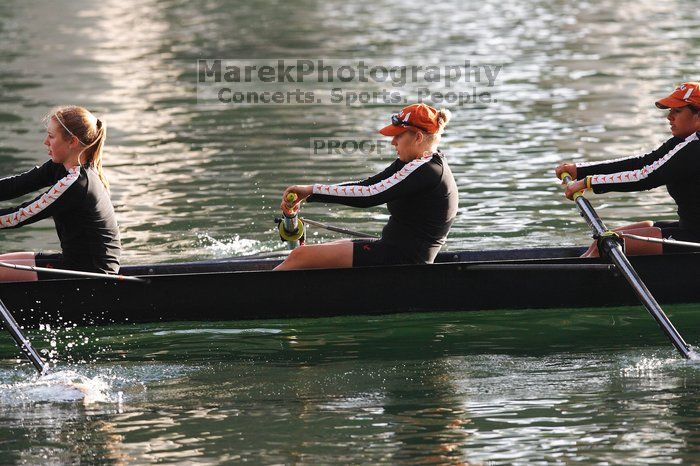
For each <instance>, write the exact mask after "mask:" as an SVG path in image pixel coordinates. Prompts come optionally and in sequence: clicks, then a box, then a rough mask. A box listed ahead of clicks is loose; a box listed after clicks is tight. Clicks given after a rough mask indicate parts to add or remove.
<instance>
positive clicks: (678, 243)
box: [620, 233, 700, 249]
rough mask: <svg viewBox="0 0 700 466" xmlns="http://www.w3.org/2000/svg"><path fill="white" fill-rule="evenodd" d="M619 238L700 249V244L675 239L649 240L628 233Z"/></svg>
mask: <svg viewBox="0 0 700 466" xmlns="http://www.w3.org/2000/svg"><path fill="white" fill-rule="evenodd" d="M620 236H622V237H623V238H629V239H633V240H636V241H646V242H647V243H658V244H669V245H673V246H682V247H686V248H695V249H700V243H693V242H691V241H679V240H677V239H668V238H650V237H648V236H639V235H631V234H629V233H620Z"/></svg>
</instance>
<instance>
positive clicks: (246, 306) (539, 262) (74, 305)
mask: <svg viewBox="0 0 700 466" xmlns="http://www.w3.org/2000/svg"><path fill="white" fill-rule="evenodd" d="M580 252H581V251H580V249H578V248H559V249H529V250H511V251H472V252H470V251H465V252H458V253H444V254H441V255H440V256H439V261H440V262H438V263H435V264H431V265H406V266H387V267H366V268H355V269H325V270H299V271H288V272H273V271H271V270H270V269H271V268H272V267H274V265H276V264H277V263H278V262H279V260H276V259H238V260H225V261H212V262H193V263H185V264H159V265H146V266H132V267H124V268H123V269H122V273H125V274H127V275H138V276H144V277H148V278H149V279H150V283H148V284H139V283H127V282H115V281H108V280H102V279H57V280H46V281H41V282H29V283H26V282H25V283H3V284H0V298H2V300H3V301H4V302H5V304H6V305H7V306H8V308H9V309H10V310H11V311H12V312H13V313H14V314H15V317H16V319H17V321H18V322H20V323H21V324H24V325H26V326H36V325H37V324H39V323H51V324H60V325H65V324H68V323H76V324H78V325H107V324H122V323H134V322H163V321H227V320H249V319H282V318H311V317H330V316H346V315H363V314H364V315H367V314H391V313H402V312H442V311H477V310H508V309H532V310H533V311H536V310H537V309H548V308H575V307H605V306H623V305H634V304H638V301H637V299H636V297H635V295H634V294H633V293H632V291H631V290H630V288H629V286H628V285H627V283H626V282H625V280H624V278H622V277H621V276H619V274H617V273H615V270H614V268H613V267H612V266H608V265H607V264H606V263H605V261H604V260H591V259H578V258H577V257H576V256H577V255H578V254H579V253H580ZM631 261H632V264H633V265H634V267H635V268H636V269H637V271H638V273H639V275H640V276H641V277H642V279H643V280H644V281H645V283H646V284H647V286H648V287H649V289H650V290H651V292H652V293H653V294H654V296H655V297H656V298H657V300H658V301H659V302H660V303H661V304H662V305H663V304H675V303H696V302H700V286H698V284H700V253H688V254H674V255H664V256H644V257H634V258H631Z"/></svg>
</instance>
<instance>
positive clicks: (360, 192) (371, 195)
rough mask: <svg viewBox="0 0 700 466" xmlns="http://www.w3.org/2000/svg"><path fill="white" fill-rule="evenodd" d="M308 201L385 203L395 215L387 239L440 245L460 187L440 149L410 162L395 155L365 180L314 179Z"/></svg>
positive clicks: (451, 219) (357, 204)
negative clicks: (316, 181) (329, 182)
mask: <svg viewBox="0 0 700 466" xmlns="http://www.w3.org/2000/svg"><path fill="white" fill-rule="evenodd" d="M307 201H308V202H328V203H335V204H343V205H347V206H351V207H373V206H377V205H381V204H386V205H387V208H388V209H389V213H390V214H391V216H390V218H389V222H388V223H387V224H386V226H385V227H384V229H383V230H382V240H384V241H387V242H390V243H393V244H395V245H399V246H403V247H418V248H421V247H423V248H425V247H427V248H434V247H438V249H439V247H440V246H442V245H443V244H445V240H446V238H447V233H448V232H449V230H450V227H451V226H452V223H453V222H454V219H455V216H456V215H457V204H458V202H459V193H458V191H457V184H456V183H455V179H454V177H453V176H452V171H451V170H450V167H449V165H447V161H446V160H445V157H444V155H443V154H442V153H441V152H436V153H434V154H431V155H428V156H425V157H420V158H417V159H415V160H412V161H411V162H408V163H406V162H402V161H401V160H400V159H396V160H394V162H393V163H392V164H391V165H389V166H388V167H387V168H386V169H384V170H383V171H382V172H381V173H378V174H376V175H374V176H371V177H370V178H367V179H365V180H362V181H352V182H347V183H341V184H335V185H324V184H315V185H314V186H313V194H312V195H311V196H309V197H308V198H307ZM433 256H434V255H433Z"/></svg>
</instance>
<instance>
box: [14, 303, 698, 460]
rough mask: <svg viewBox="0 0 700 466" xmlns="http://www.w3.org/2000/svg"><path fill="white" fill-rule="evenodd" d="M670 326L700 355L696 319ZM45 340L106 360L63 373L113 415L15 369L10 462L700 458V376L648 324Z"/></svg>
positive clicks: (680, 314) (595, 317)
mask: <svg viewBox="0 0 700 466" xmlns="http://www.w3.org/2000/svg"><path fill="white" fill-rule="evenodd" d="M671 311H672V312H671V316H672V317H673V318H674V320H675V321H676V322H677V323H678V324H679V325H682V326H683V328H684V329H686V331H687V332H690V333H689V335H693V337H694V341H697V335H698V334H699V332H700V323H699V322H698V320H697V317H696V310H695V309H694V308H693V307H689V306H677V307H674V308H673V309H671ZM76 332H77V334H76ZM78 334H79V335H78ZM33 336H35V338H36V340H37V342H39V343H40V344H41V346H42V347H44V348H49V347H50V341H51V340H53V341H56V342H57V345H56V349H57V350H58V353H59V354H61V355H62V356H63V357H64V358H65V357H66V355H68V356H69V357H70V358H71V359H73V360H74V361H79V360H81V359H84V360H86V361H89V363H87V364H77V365H73V366H67V365H65V364H63V365H62V366H61V368H62V369H63V370H64V371H65V370H73V371H75V372H77V373H79V374H80V376H81V377H82V381H83V383H85V384H86V385H87V386H88V387H89V388H90V391H89V393H90V396H91V397H92V398H95V399H97V400H99V402H96V403H92V404H89V405H83V403H82V402H81V401H80V400H81V397H80V396H78V395H76V393H75V390H71V389H69V388H67V387H65V386H64V385H61V384H60V383H58V382H55V381H54V382H51V383H48V384H47V385H42V384H41V383H40V382H38V381H36V380H35V379H36V376H35V375H33V374H32V368H31V367H30V366H29V365H28V364H24V365H22V366H20V367H18V366H16V365H15V364H14V362H13V361H3V363H2V365H1V366H0V367H1V369H0V374H2V378H3V379H4V380H5V382H3V384H2V385H0V402H1V403H2V404H1V407H0V425H2V428H1V430H0V432H2V438H3V443H2V444H1V445H2V446H1V447H0V448H1V449H2V451H3V456H4V457H5V458H11V459H12V460H13V461H26V462H29V463H41V462H42V458H52V459H54V460H57V461H65V462H76V461H82V462H88V463H90V462H93V461H96V460H100V461H107V462H109V461H114V462H120V461H121V462H124V463H129V464H130V463H134V462H135V463H139V462H176V463H177V462H182V463H186V462H192V461H194V462H205V463H209V462H211V463H215V462H227V461H231V462H237V461H243V460H245V461H251V462H253V463H293V462H301V463H308V464H321V463H330V462H342V463H352V464H357V463H376V462H388V463H394V464H395V463H399V462H404V461H406V462H415V463H448V462H452V463H457V462H469V463H470V464H485V463H492V464H512V463H518V462H520V463H523V464H524V463H528V464H531V463H533V462H537V461H539V462H547V463H555V464H556V463H561V464H569V463H572V462H577V463H593V462H596V463H602V462H608V463H613V464H614V463H617V464H652V463H659V464H670V463H675V462H694V460H695V459H696V456H695V454H696V452H697V450H698V449H699V448H700V438H698V436H697V433H696V428H695V426H696V419H697V417H698V415H700V411H698V403H697V400H698V399H697V389H698V383H699V382H698V381H699V380H700V365H698V363H696V362H685V361H683V360H681V359H679V358H678V357H677V356H676V354H675V353H674V352H673V350H672V349H670V348H669V346H668V345H666V344H665V342H664V340H663V338H662V337H661V336H660V335H659V332H658V331H656V328H655V325H654V324H653V323H652V322H650V319H649V318H648V317H647V316H646V314H645V313H644V311H643V310H641V309H631V308H626V309H611V310H608V311H601V310H590V309H589V310H586V309H583V310H575V311H571V310H561V311H536V312H533V311H519V312H503V313H498V314H497V315H489V313H452V314H422V315H413V316H403V315H402V316H385V317H379V318H366V317H357V318H343V319H309V320H294V321H257V322H237V323H206V324H203V323H193V322H187V323H176V324H167V325H141V326H119V327H117V326H114V327H109V328H96V329H89V330H88V329H78V330H73V331H69V332H65V331H58V332H33ZM85 336H87V337H88V338H89V340H90V342H89V343H88V344H86V345H81V346H74V347H68V346H67V345H68V343H69V342H71V341H80V340H82V337H85ZM42 338H44V339H45V340H44V341H42ZM2 350H3V353H5V354H11V353H12V348H11V346H10V344H9V342H7V344H6V345H5V346H3V348H2ZM72 377H73V378H71V376H67V377H66V379H70V380H75V377H76V376H75V375H74V376H72ZM119 392H121V395H119ZM57 400H60V401H57Z"/></svg>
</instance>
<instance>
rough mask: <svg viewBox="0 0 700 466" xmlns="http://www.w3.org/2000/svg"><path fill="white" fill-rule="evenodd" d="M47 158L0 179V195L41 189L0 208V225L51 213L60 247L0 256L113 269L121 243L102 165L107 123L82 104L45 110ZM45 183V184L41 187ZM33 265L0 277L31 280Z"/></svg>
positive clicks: (11, 196)
mask: <svg viewBox="0 0 700 466" xmlns="http://www.w3.org/2000/svg"><path fill="white" fill-rule="evenodd" d="M45 121H46V138H45V139H44V145H45V146H46V147H47V149H48V156H49V158H50V160H48V161H46V162H45V163H44V164H42V165H41V166H37V167H34V168H33V169H31V170H29V171H27V172H25V173H22V174H19V175H16V176H10V177H7V178H3V179H0V200H2V201H5V200H9V199H14V198H17V197H20V196H24V195H26V194H29V193H32V192H35V191H38V190H40V189H43V190H44V192H43V193H42V194H41V195H39V196H37V197H36V198H34V199H32V200H31V201H28V202H24V203H22V204H20V205H18V206H15V207H10V208H5V209H0V229H3V228H19V227H22V226H24V225H28V224H31V223H34V222H38V221H39V220H42V219H46V218H53V220H54V223H55V225H56V232H57V234H58V238H59V240H60V243H61V249H62V252H61V253H58V254H53V253H45V252H38V253H35V252H15V253H9V254H2V255H0V261H1V262H8V263H14V264H20V265H29V266H35V265H36V266H39V267H49V268H60V269H72V270H82V271H88V272H101V273H117V272H118V270H119V257H120V254H121V243H120V239H119V227H118V225H117V221H116V218H115V215H114V208H113V206H112V202H111V200H110V197H109V183H108V182H107V178H106V177H105V175H104V172H103V170H102V156H103V150H104V144H105V139H106V136H107V127H106V125H105V124H104V122H103V121H101V120H100V119H98V118H97V117H95V116H94V115H93V114H92V113H90V112H89V111H88V110H86V109H85V108H82V107H76V106H66V107H59V108H56V109H54V110H52V111H51V112H49V113H48V114H47V115H46V118H45ZM47 188H48V189H47ZM42 278H48V276H47V277H44V276H43V274H42V273H39V274H37V273H36V272H33V271H24V270H14V269H6V268H2V269H0V281H32V280H37V279H42Z"/></svg>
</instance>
